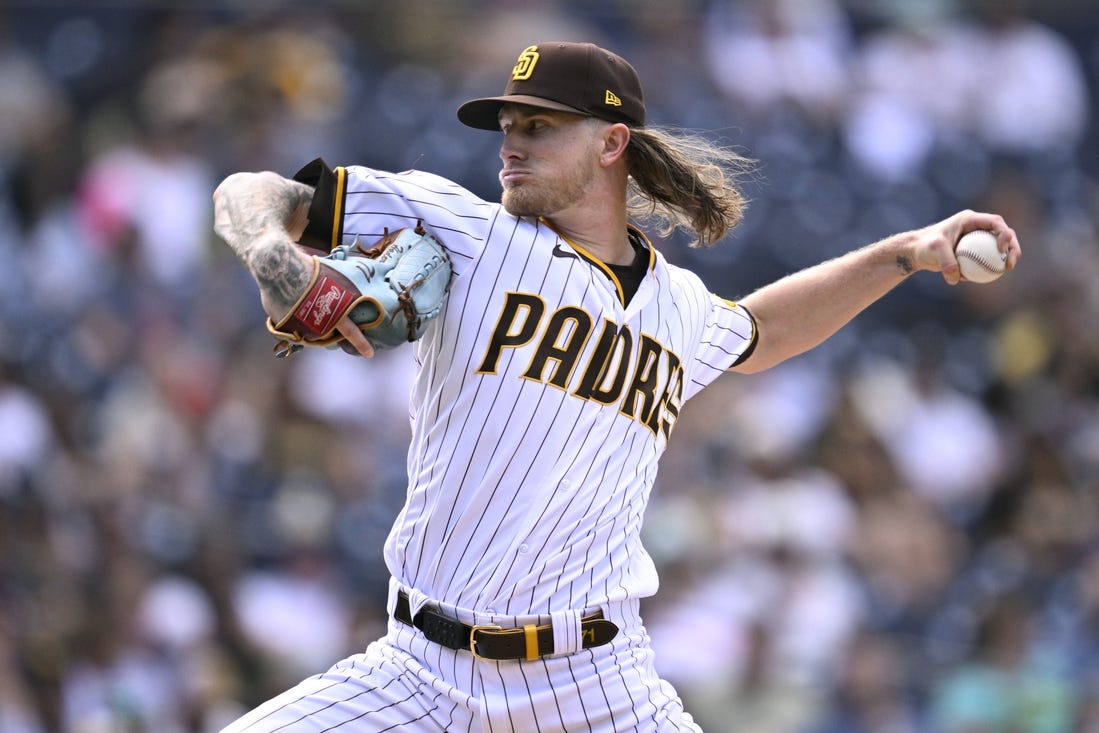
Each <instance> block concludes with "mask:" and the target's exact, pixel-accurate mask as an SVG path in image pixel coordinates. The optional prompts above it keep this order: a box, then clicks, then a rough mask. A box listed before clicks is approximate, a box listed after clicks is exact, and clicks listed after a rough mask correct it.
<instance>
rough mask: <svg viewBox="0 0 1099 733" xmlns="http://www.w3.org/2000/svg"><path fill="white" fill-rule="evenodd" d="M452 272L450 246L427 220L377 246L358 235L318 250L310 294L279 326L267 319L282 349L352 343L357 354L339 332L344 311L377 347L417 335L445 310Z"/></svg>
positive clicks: (392, 234)
mask: <svg viewBox="0 0 1099 733" xmlns="http://www.w3.org/2000/svg"><path fill="white" fill-rule="evenodd" d="M450 275H451V267H450V259H449V257H448V256H447V253H446V250H445V249H444V248H443V246H442V245H441V244H440V243H439V241H438V240H437V239H436V238H435V237H433V236H432V235H430V234H428V233H427V232H426V231H425V230H424V228H423V225H422V223H418V224H417V225H416V228H415V229H398V230H397V231H395V232H390V231H389V230H388V229H387V230H386V231H385V234H384V236H382V238H381V239H379V240H378V241H377V242H375V243H374V245H373V246H371V247H370V248H364V247H363V246H362V244H361V243H360V242H359V241H358V240H355V242H353V243H352V244H345V245H341V246H339V247H336V248H335V249H333V250H332V251H331V252H330V253H329V254H328V255H326V256H324V257H317V256H314V257H313V278H312V280H311V281H310V283H309V286H308V287H307V288H306V289H305V293H304V294H303V295H302V296H301V297H300V298H299V299H298V302H297V303H296V304H294V307H293V308H291V309H290V312H289V313H288V314H287V315H286V316H285V317H284V318H283V319H282V320H281V321H279V322H278V323H277V324H276V323H274V322H272V320H271V319H270V318H268V319H267V330H268V331H270V332H271V333H272V334H273V335H274V336H275V337H276V338H278V339H279V341H278V343H277V344H275V354H276V355H277V356H279V357H284V356H288V355H290V354H292V353H294V352H295V351H299V350H300V349H302V348H304V347H305V346H329V347H333V346H341V347H345V345H346V347H345V350H347V351H351V352H354V349H353V348H352V347H351V346H350V344H347V343H346V339H345V338H344V337H343V335H342V334H340V332H339V331H337V330H336V324H338V323H339V322H340V320H341V319H343V317H344V316H345V315H347V316H350V317H351V320H352V321H354V322H355V324H356V325H358V327H359V328H360V329H361V330H362V332H363V335H365V336H366V339H367V340H368V341H369V342H370V345H371V346H373V347H374V348H375V349H388V348H392V347H394V346H397V345H399V344H401V343H404V342H407V341H415V340H416V339H418V338H420V336H422V335H423V333H424V329H426V328H427V324H428V323H430V322H431V320H432V319H434V318H435V317H436V316H438V315H439V313H440V312H441V311H442V308H443V302H444V298H445V296H446V292H447V289H448V287H449V286H450ZM341 342H342V343H341Z"/></svg>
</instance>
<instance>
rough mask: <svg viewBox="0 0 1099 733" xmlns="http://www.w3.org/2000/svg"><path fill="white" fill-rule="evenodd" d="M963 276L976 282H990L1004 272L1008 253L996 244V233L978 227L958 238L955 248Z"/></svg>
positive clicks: (955, 254)
mask: <svg viewBox="0 0 1099 733" xmlns="http://www.w3.org/2000/svg"><path fill="white" fill-rule="evenodd" d="M954 256H955V257H957V258H958V267H959V268H960V269H961V271H962V277H964V278H965V279H966V280H968V281H970V282H974V283H990V282H992V281H993V280H995V279H997V278H998V277H1000V275H1003V274H1004V267H1005V265H1006V263H1007V253H1005V252H1001V251H1000V249H999V247H998V246H997V245H996V235H995V234H993V233H992V232H988V231H984V230H982V229H978V230H976V231H972V232H969V233H968V234H966V235H965V236H963V237H962V238H961V239H959V240H958V246H957V247H956V248H955V249H954Z"/></svg>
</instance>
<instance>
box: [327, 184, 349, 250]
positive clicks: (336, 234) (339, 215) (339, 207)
mask: <svg viewBox="0 0 1099 733" xmlns="http://www.w3.org/2000/svg"><path fill="white" fill-rule="evenodd" d="M346 194H347V170H346V169H345V168H344V167H343V166H338V167H337V168H336V194H335V196H334V198H335V201H334V202H333V214H332V241H331V242H330V243H329V245H328V251H329V252H331V251H332V250H334V249H335V248H336V247H338V246H340V232H341V230H342V229H343V199H344V196H345V195H346Z"/></svg>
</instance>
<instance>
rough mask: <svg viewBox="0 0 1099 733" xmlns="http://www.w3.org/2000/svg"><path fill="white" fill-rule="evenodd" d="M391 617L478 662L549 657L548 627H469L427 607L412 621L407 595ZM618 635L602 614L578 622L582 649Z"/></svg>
mask: <svg viewBox="0 0 1099 733" xmlns="http://www.w3.org/2000/svg"><path fill="white" fill-rule="evenodd" d="M393 618H395V619H397V620H398V621H400V622H401V623H405V624H408V625H409V626H415V627H416V628H417V629H419V630H420V631H422V632H424V636H426V637H427V639H428V641H433V642H435V643H436V644H441V645H442V646H445V647H446V648H448V649H455V650H457V649H464V650H466V651H468V652H473V656H475V657H479V658H481V659H492V660H497V661H499V660H503V659H537V658H538V657H542V656H545V655H547V654H553V651H554V650H553V627H552V626H550V625H549V624H543V625H541V626H535V625H534V624H528V625H526V626H520V627H518V628H514V629H504V628H500V627H499V626H494V625H486V624H478V625H476V626H470V625H469V624H464V623H462V622H461V621H456V620H455V619H452V618H449V617H447V616H443V615H442V614H440V613H438V612H437V611H434V610H432V609H430V608H427V607H425V608H423V609H421V610H420V612H419V613H417V614H416V618H412V613H411V609H410V607H409V604H408V595H407V594H406V593H405V592H404V591H400V592H399V593H398V594H397V609H396V610H395V611H394V612H393ZM617 634H618V627H617V626H615V625H614V623H612V622H610V621H608V620H606V619H605V618H603V612H602V611H596V612H595V613H593V614H591V615H588V616H585V617H584V618H583V619H581V621H580V636H581V642H582V644H583V648H584V649H590V648H591V647H593V646H602V645H603V644H606V643H607V642H609V641H610V640H611V639H613V638H614V637H615V636H616V635H617Z"/></svg>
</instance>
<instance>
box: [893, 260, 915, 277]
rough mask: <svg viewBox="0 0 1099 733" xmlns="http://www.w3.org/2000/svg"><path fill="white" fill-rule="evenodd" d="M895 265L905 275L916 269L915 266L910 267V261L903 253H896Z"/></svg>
mask: <svg viewBox="0 0 1099 733" xmlns="http://www.w3.org/2000/svg"><path fill="white" fill-rule="evenodd" d="M897 267H899V268H900V269H901V272H903V273H904V276H905V277H908V276H909V275H911V274H912V273H913V272H915V271H916V268H914V267H912V262H911V261H910V260H909V259H908V258H907V257H905V256H904V255H897Z"/></svg>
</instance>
